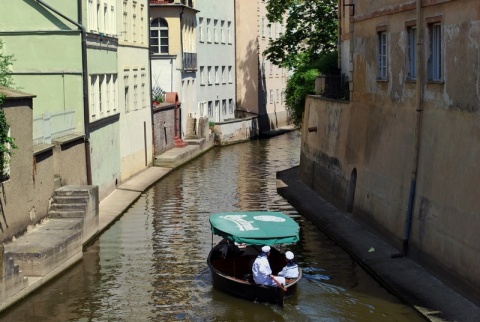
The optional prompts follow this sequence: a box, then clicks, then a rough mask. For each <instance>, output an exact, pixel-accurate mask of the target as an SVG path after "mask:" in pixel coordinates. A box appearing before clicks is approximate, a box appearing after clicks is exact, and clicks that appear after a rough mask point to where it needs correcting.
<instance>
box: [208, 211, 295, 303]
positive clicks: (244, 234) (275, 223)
mask: <svg viewBox="0 0 480 322" xmlns="http://www.w3.org/2000/svg"><path fill="white" fill-rule="evenodd" d="M210 225H211V229H212V246H213V235H217V236H221V237H223V240H222V241H221V242H219V243H218V244H216V245H215V246H213V247H212V250H211V251H210V254H209V255H208V259H207V263H208V266H209V267H210V270H211V272H212V280H213V285H214V286H215V287H216V288H217V289H219V290H221V291H223V292H226V293H230V294H232V295H235V296H238V297H241V298H244V299H247V300H251V301H256V302H270V303H277V304H280V305H281V306H283V304H284V300H285V299H286V298H288V297H290V296H292V295H293V294H294V293H295V291H296V288H297V283H298V281H299V280H300V279H301V277H302V271H301V269H300V268H299V277H298V278H296V279H292V280H287V283H286V284H287V285H286V286H285V289H286V291H284V290H282V289H281V288H280V287H272V286H266V285H259V284H255V282H254V281H253V278H252V265H253V262H254V261H255V259H256V258H257V256H258V254H259V253H260V252H261V248H262V246H264V245H269V246H271V251H270V256H269V257H268V260H269V263H270V267H271V269H272V271H273V274H274V275H275V274H276V273H278V272H279V271H281V270H282V268H283V267H284V266H285V264H286V259H285V254H284V253H282V252H281V251H279V249H277V248H276V247H275V245H281V244H295V243H296V242H298V240H299V231H300V228H299V226H298V224H297V223H296V222H295V221H294V220H293V219H292V218H290V217H288V216H287V215H285V214H284V213H281V212H265V211H258V212H225V213H218V214H213V215H211V216H210Z"/></svg>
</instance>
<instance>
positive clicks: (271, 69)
mask: <svg viewBox="0 0 480 322" xmlns="http://www.w3.org/2000/svg"><path fill="white" fill-rule="evenodd" d="M272 73H273V63H272V62H270V75H272Z"/></svg>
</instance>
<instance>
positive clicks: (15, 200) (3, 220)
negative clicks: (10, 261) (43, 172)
mask: <svg viewBox="0 0 480 322" xmlns="http://www.w3.org/2000/svg"><path fill="white" fill-rule="evenodd" d="M7 95H9V94H8V93H7ZM2 108H3V111H4V112H5V117H6V119H7V122H8V124H9V125H10V135H11V136H12V137H13V138H14V139H15V145H16V146H17V147H18V148H17V149H14V150H13V151H12V152H13V154H12V156H11V159H10V179H9V180H7V181H4V182H3V183H2V184H1V186H0V189H1V194H0V202H1V204H2V207H1V208H0V242H3V241H6V240H8V239H10V238H11V237H12V236H14V235H17V234H19V233H20V232H23V231H24V230H25V229H26V228H27V226H29V225H31V224H33V223H35V222H38V221H39V220H40V219H41V218H38V217H37V216H36V215H35V207H34V202H33V189H32V188H31V187H32V186H33V166H32V165H33V163H32V151H33V150H32V99H31V96H30V97H29V98H28V97H27V98H22V97H21V95H19V96H18V97H16V98H10V97H9V98H7V100H6V101H5V103H4V104H3V105H2Z"/></svg>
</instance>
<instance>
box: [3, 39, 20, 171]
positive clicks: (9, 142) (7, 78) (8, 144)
mask: <svg viewBox="0 0 480 322" xmlns="http://www.w3.org/2000/svg"><path fill="white" fill-rule="evenodd" d="M12 61H13V55H5V54H4V53H3V41H2V40H1V39H0V86H4V87H12V86H13V79H12V76H11V75H10V66H11V65H12ZM5 98H6V97H5V95H2V94H0V178H5V177H6V176H7V173H5V170H6V167H5V165H6V164H7V163H8V161H9V160H10V156H11V155H12V151H11V149H12V148H17V146H16V145H15V143H14V138H12V137H11V136H9V135H8V131H9V129H10V126H9V125H8V123H7V118H6V117H5V113H4V111H3V108H2V107H1V106H2V105H3V103H4V101H5Z"/></svg>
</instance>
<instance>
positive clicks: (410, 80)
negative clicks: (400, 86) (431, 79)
mask: <svg viewBox="0 0 480 322" xmlns="http://www.w3.org/2000/svg"><path fill="white" fill-rule="evenodd" d="M416 82H417V79H416V78H406V79H405V83H416Z"/></svg>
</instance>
